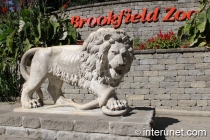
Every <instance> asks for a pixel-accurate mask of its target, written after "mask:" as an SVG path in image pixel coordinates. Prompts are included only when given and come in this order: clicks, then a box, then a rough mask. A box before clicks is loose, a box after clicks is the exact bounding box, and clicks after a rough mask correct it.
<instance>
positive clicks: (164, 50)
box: [134, 47, 210, 54]
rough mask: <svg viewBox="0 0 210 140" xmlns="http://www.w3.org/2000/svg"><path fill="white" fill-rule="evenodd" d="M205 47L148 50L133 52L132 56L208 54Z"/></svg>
mask: <svg viewBox="0 0 210 140" xmlns="http://www.w3.org/2000/svg"><path fill="white" fill-rule="evenodd" d="M209 51H210V50H209V49H208V48H205V47H199V48H174V49H156V50H155V49H149V50H134V54H154V53H193V52H209Z"/></svg>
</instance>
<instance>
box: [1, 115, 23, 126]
mask: <svg viewBox="0 0 210 140" xmlns="http://www.w3.org/2000/svg"><path fill="white" fill-rule="evenodd" d="M21 119H22V118H21V117H13V116H0V125H4V126H21V125H22V120H21Z"/></svg>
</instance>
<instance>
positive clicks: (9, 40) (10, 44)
mask: <svg viewBox="0 0 210 140" xmlns="http://www.w3.org/2000/svg"><path fill="white" fill-rule="evenodd" d="M15 33H16V30H14V31H13V32H12V33H11V34H10V35H9V36H7V39H6V46H7V47H8V49H9V51H10V52H12V48H13V40H14V35H15Z"/></svg>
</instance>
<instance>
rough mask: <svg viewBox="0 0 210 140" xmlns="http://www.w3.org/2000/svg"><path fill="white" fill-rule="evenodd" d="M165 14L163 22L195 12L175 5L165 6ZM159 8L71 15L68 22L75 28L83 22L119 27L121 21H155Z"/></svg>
mask: <svg viewBox="0 0 210 140" xmlns="http://www.w3.org/2000/svg"><path fill="white" fill-rule="evenodd" d="M165 12H166V15H165V17H164V18H163V19H162V21H163V22H174V21H184V20H186V19H190V18H191V16H192V15H193V14H196V13H197V12H196V11H195V10H190V11H188V12H186V11H183V10H177V9H176V7H171V8H165ZM159 13H160V8H158V7H157V8H155V9H154V10H153V11H150V12H148V10H147V8H143V9H142V13H135V14H132V10H131V9H125V10H122V11H121V12H120V13H119V15H116V14H114V12H113V11H110V12H109V13H108V16H99V17H97V18H96V17H90V18H81V17H80V16H72V17H71V19H70V23H71V24H73V25H74V27H75V28H82V27H83V25H84V24H87V25H88V26H89V27H94V26H96V25H98V26H104V25H110V24H112V25H113V27H114V28H119V27H120V25H121V24H122V22H124V23H125V24H129V23H138V22H142V23H145V22H149V23H150V22H157V21H158V20H159Z"/></svg>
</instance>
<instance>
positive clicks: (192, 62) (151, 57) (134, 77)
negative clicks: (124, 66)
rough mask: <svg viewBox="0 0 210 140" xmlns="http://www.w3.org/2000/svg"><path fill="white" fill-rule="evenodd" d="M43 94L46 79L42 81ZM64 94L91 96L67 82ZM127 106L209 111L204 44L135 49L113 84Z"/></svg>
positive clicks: (208, 57) (209, 61)
mask: <svg viewBox="0 0 210 140" xmlns="http://www.w3.org/2000/svg"><path fill="white" fill-rule="evenodd" d="M42 87H43V88H42V90H43V91H44V93H45V98H50V97H49V94H46V93H47V91H46V87H47V83H45V84H43V85H42ZM62 91H63V93H65V97H67V98H73V99H74V101H76V102H79V103H87V102H89V101H91V100H93V99H95V96H94V95H93V94H89V93H88V92H87V91H86V90H84V89H79V88H77V87H73V86H70V85H67V84H64V85H63V87H62ZM116 92H117V96H118V97H119V98H120V99H126V100H128V103H129V105H130V106H141V107H155V108H158V109H175V110H189V111H193V110H196V111H198V110H202V111H210V52H209V51H208V50H206V49H205V48H194V49H189V48H188V49H168V50H145V51H135V60H134V61H133V63H132V67H131V71H130V72H129V73H128V74H126V76H125V77H124V79H123V82H122V83H121V84H120V85H119V86H118V87H116Z"/></svg>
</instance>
